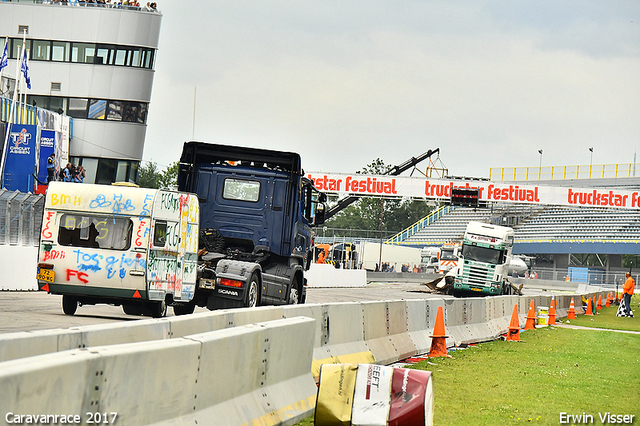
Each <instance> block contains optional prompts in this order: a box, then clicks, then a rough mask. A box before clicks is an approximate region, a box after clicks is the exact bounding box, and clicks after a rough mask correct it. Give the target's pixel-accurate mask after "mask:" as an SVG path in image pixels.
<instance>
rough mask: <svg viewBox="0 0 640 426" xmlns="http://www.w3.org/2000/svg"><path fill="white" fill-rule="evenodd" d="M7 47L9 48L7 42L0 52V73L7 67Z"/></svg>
mask: <svg viewBox="0 0 640 426" xmlns="http://www.w3.org/2000/svg"><path fill="white" fill-rule="evenodd" d="M8 46H9V43H8V42H7V43H5V44H4V50H3V51H2V56H0V71H2V68H4V67H6V66H7V65H9V57H8V55H7V47H8Z"/></svg>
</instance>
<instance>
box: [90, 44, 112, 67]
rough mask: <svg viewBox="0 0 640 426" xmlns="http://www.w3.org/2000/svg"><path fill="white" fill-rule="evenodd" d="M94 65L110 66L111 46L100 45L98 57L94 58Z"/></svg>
mask: <svg viewBox="0 0 640 426" xmlns="http://www.w3.org/2000/svg"><path fill="white" fill-rule="evenodd" d="M93 63H94V64H101V65H108V64H109V46H104V45H98V50H97V52H96V57H95V58H93Z"/></svg>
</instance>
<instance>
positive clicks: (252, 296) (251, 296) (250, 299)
mask: <svg viewBox="0 0 640 426" xmlns="http://www.w3.org/2000/svg"><path fill="white" fill-rule="evenodd" d="M259 292H260V283H259V281H258V275H257V274H256V273H255V272H254V273H253V274H251V279H250V280H249V287H248V288H247V297H246V299H245V301H244V306H246V307H247V308H255V307H256V306H257V305H258V295H259Z"/></svg>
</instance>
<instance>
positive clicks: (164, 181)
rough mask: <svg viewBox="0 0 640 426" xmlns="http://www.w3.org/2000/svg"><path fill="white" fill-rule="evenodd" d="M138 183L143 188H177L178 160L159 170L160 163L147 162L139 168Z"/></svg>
mask: <svg viewBox="0 0 640 426" xmlns="http://www.w3.org/2000/svg"><path fill="white" fill-rule="evenodd" d="M138 185H139V186H140V187H141V188H154V189H176V188H177V186H178V162H177V161H174V162H173V163H171V164H169V165H168V166H167V168H166V169H164V170H163V171H159V170H158V164H156V163H155V162H153V161H148V162H145V163H144V164H143V165H142V166H140V168H139V169H138Z"/></svg>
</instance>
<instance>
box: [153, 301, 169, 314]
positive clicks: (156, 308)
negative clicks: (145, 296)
mask: <svg viewBox="0 0 640 426" xmlns="http://www.w3.org/2000/svg"><path fill="white" fill-rule="evenodd" d="M149 308H151V316H152V317H153V318H162V317H163V316H165V315H167V304H166V303H165V301H164V300H163V301H162V302H152V303H151V304H150V305H149Z"/></svg>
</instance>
